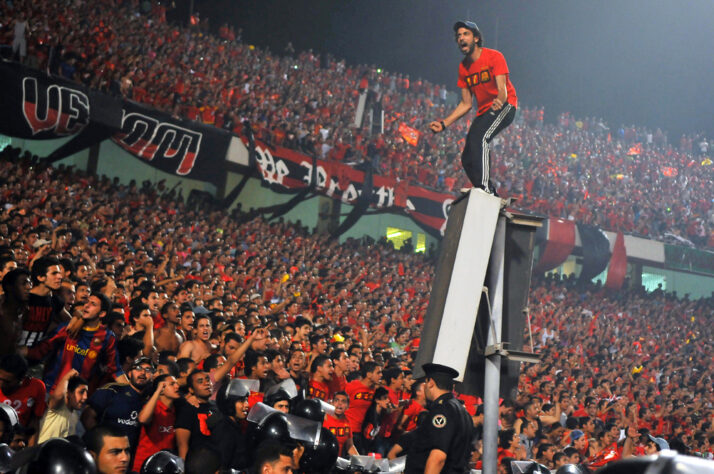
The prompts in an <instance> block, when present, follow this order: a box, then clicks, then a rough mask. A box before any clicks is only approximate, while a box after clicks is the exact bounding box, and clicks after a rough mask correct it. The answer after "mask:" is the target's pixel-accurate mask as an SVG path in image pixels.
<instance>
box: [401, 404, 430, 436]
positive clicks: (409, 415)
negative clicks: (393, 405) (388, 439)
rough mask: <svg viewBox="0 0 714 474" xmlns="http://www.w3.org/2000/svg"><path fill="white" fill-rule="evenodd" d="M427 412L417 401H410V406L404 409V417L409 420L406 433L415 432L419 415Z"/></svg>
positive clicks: (405, 429)
mask: <svg viewBox="0 0 714 474" xmlns="http://www.w3.org/2000/svg"><path fill="white" fill-rule="evenodd" d="M424 410H426V408H424V407H423V406H421V405H420V404H419V403H418V402H417V401H416V400H409V405H408V406H407V407H406V408H405V409H404V417H405V418H406V419H407V425H406V427H405V428H404V431H413V430H415V429H416V428H417V418H419V413H421V412H423V411H424Z"/></svg>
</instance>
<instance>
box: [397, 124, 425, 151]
mask: <svg viewBox="0 0 714 474" xmlns="http://www.w3.org/2000/svg"><path fill="white" fill-rule="evenodd" d="M399 134H400V135H401V136H402V138H403V139H404V141H406V142H407V143H409V144H410V145H411V146H417V143H419V137H420V136H421V133H419V130H417V129H416V128H412V127H410V126H409V125H407V124H406V123H404V122H402V123H400V124H399Z"/></svg>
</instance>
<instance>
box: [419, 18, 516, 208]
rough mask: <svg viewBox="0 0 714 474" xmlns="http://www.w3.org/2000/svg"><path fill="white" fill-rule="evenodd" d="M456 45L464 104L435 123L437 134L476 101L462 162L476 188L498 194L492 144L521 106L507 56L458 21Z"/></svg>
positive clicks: (474, 27)
mask: <svg viewBox="0 0 714 474" xmlns="http://www.w3.org/2000/svg"><path fill="white" fill-rule="evenodd" d="M454 33H455V34H456V44H458V46H459V48H460V49H461V52H462V53H463V54H464V56H465V57H464V60H463V61H461V63H460V64H459V81H458V83H457V84H458V86H459V87H460V88H461V102H460V103H459V105H457V106H456V108H455V109H454V111H453V112H451V114H449V116H448V117H446V118H444V119H441V120H438V121H434V122H431V123H430V124H429V127H430V128H431V131H432V132H434V133H439V132H443V131H444V130H445V129H446V127H448V126H449V125H451V124H452V123H454V122H456V121H457V120H458V119H460V118H461V117H463V116H464V115H465V114H466V113H468V112H469V111H470V110H471V107H472V102H473V97H475V98H476V106H477V113H476V118H475V119H474V121H473V123H472V124H471V128H470V129H469V133H468V135H467V136H466V145H465V146H464V151H463V153H462V154H461V163H462V164H463V166H464V171H465V172H466V175H467V176H468V177H469V180H471V183H473V185H474V187H477V188H480V189H483V190H484V191H486V192H488V193H491V194H495V191H496V190H495V188H494V186H493V183H492V182H491V180H490V173H491V170H490V153H489V148H490V143H491V140H492V139H493V137H495V136H496V135H497V134H498V133H499V132H500V131H501V130H503V129H504V128H506V127H507V126H509V125H510V124H511V122H513V118H514V117H515V115H516V107H517V106H518V97H517V96H516V89H515V88H514V87H513V84H511V80H510V79H509V74H508V65H507V64H506V59H505V58H504V57H503V54H501V53H500V52H498V51H496V50H495V49H489V48H484V47H483V36H482V35H481V31H480V30H479V29H478V26H477V25H476V23H474V22H472V21H458V22H456V24H455V25H454Z"/></svg>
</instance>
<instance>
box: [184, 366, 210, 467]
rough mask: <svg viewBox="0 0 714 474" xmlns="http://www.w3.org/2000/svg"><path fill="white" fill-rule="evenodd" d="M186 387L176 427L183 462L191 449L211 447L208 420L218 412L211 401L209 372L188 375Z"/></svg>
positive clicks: (198, 371) (199, 371) (195, 372)
mask: <svg viewBox="0 0 714 474" xmlns="http://www.w3.org/2000/svg"><path fill="white" fill-rule="evenodd" d="M186 385H187V386H188V395H187V396H186V398H185V399H180V400H177V402H181V403H180V404H177V408H176V413H177V414H176V424H175V425H174V426H175V433H176V446H177V447H178V454H179V456H180V457H181V459H183V460H185V459H186V453H188V451H189V449H194V448H197V447H200V446H202V445H211V430H210V428H209V427H208V418H209V417H210V416H211V415H212V414H214V413H215V412H216V411H217V409H216V405H215V404H214V403H213V402H210V401H209V399H210V398H211V394H212V393H213V384H211V377H210V375H209V374H208V372H205V371H203V370H199V369H196V370H194V371H193V372H191V373H190V374H189V375H188V377H187V379H186Z"/></svg>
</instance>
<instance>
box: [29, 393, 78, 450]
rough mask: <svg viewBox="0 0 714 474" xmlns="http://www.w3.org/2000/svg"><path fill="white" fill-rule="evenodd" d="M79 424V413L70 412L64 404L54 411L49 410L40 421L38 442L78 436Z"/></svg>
mask: <svg viewBox="0 0 714 474" xmlns="http://www.w3.org/2000/svg"><path fill="white" fill-rule="evenodd" d="M78 422H79V412H78V411H76V410H74V411H73V410H70V409H69V407H67V405H66V404H64V403H63V404H62V406H60V407H58V408H56V409H54V410H53V409H51V408H48V409H47V411H46V412H45V414H44V416H43V417H42V419H41V420H40V434H39V437H38V439H37V442H38V443H42V442H43V441H47V440H48V439H50V438H64V437H66V436H70V435H73V434H76V433H77V423H78Z"/></svg>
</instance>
